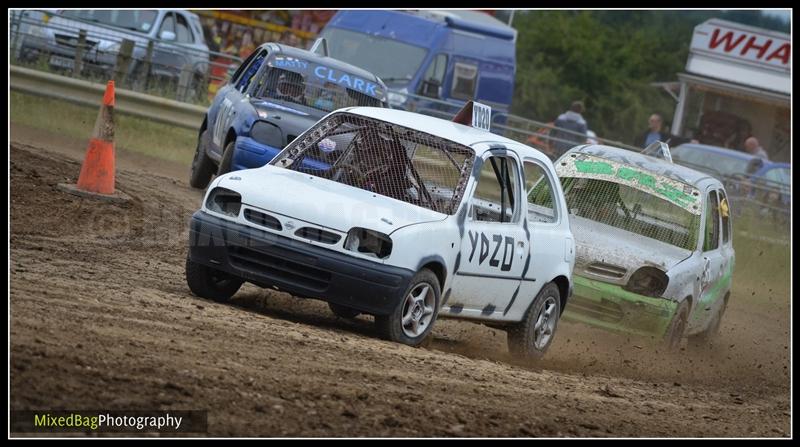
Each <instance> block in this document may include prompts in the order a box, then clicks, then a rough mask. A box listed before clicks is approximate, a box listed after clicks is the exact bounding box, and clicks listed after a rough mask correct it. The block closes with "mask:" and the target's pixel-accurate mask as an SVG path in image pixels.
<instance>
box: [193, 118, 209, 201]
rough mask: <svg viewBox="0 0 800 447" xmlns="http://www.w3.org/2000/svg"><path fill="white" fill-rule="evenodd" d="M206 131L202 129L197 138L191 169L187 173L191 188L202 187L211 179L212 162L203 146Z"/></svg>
mask: <svg viewBox="0 0 800 447" xmlns="http://www.w3.org/2000/svg"><path fill="white" fill-rule="evenodd" d="M207 133H208V130H204V131H203V134H202V135H200V137H199V138H198V139H197V149H195V151H194V159H193V160H192V171H191V173H190V175H189V185H191V187H192V188H199V189H204V188H205V187H206V186H208V182H210V181H211V176H212V175H213V174H214V162H213V161H212V160H211V159H210V158H208V154H206V151H205V149H204V148H203V140H204V139H205V136H206V134H207Z"/></svg>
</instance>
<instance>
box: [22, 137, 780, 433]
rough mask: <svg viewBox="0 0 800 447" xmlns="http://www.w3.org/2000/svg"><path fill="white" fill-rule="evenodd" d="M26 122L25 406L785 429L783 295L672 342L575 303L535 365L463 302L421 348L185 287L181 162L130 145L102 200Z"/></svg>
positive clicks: (366, 322)
mask: <svg viewBox="0 0 800 447" xmlns="http://www.w3.org/2000/svg"><path fill="white" fill-rule="evenodd" d="M15 132H16V135H20V134H22V136H30V135H26V132H27V131H26V129H24V128H12V137H14V140H13V141H12V145H11V149H10V152H11V161H10V165H11V172H10V175H11V299H10V305H11V328H10V331H11V370H10V374H11V396H10V399H11V408H12V409H20V410H22V409H42V410H45V409H59V408H63V409H97V408H102V409H109V410H134V409H143V410H147V409H207V410H209V434H210V435H213V436H509V437H518V436H524V437H527V436H591V437H594V436H619V437H624V436H691V437H693V436H722V437H724V436H768V437H784V436H789V430H790V413H789V411H790V410H789V408H790V407H789V370H788V365H789V362H788V352H789V351H788V349H789V347H788V344H789V336H788V327H789V324H788V299H786V298H780V299H779V300H778V301H779V303H778V304H774V305H773V308H765V311H764V312H761V313H758V312H753V311H751V309H750V308H749V307H747V308H745V307H742V308H738V307H737V304H736V303H737V301H736V299H735V297H734V299H732V300H731V303H732V304H731V306H730V309H729V311H728V314H727V315H726V320H725V321H724V322H723V328H722V337H721V340H720V342H719V343H718V344H717V346H715V347H714V348H713V349H711V350H707V351H704V352H693V351H683V352H681V353H680V355H677V356H670V355H667V354H665V353H659V352H657V351H655V350H653V348H652V347H649V346H648V345H646V344H644V343H642V342H641V341H637V340H627V339H624V338H623V337H612V336H609V335H607V334H606V333H602V332H598V331H593V330H590V329H587V328H584V327H582V326H578V325H570V324H567V323H562V324H561V325H560V327H559V330H558V333H557V335H556V341H555V343H554V345H553V346H552V347H551V350H550V352H549V353H548V356H547V357H546V358H545V361H544V362H543V363H541V364H540V365H539V366H531V365H526V364H522V363H519V362H516V361H514V359H511V358H509V357H508V355H507V353H506V348H505V333H503V332H501V331H498V330H494V329H489V328H486V327H483V326H478V325H473V324H470V323H466V322H458V321H452V320H440V321H438V322H437V326H436V327H435V328H434V338H433V341H432V343H431V344H430V345H429V346H428V347H427V348H420V349H414V348H409V347H406V346H401V345H397V344H393V343H390V342H387V341H383V340H379V339H377V338H375V333H374V331H373V329H372V325H371V318H370V317H365V316H361V317H359V318H358V319H356V320H355V321H346V320H342V319H338V318H336V317H335V316H333V314H332V313H331V312H330V311H329V310H328V308H327V306H326V305H325V304H324V303H322V302H317V301H310V300H300V299H296V298H292V297H290V296H288V295H286V294H282V293H278V292H274V291H267V290H261V289H258V288H256V287H253V286H249V285H248V286H245V287H243V289H242V290H241V291H240V292H239V293H238V294H237V295H236V296H235V297H234V299H233V301H232V303H230V304H217V303H214V302H211V301H208V300H204V299H200V298H197V297H194V296H192V295H191V293H190V292H189V290H188V288H187V286H186V283H185V280H184V276H183V275H184V260H185V256H186V243H187V237H188V233H187V222H188V218H189V216H190V215H191V213H192V212H193V211H194V210H195V209H196V208H197V206H198V204H199V201H200V199H201V195H202V194H201V192H199V191H195V190H192V189H190V188H189V187H188V185H187V184H186V179H185V178H181V177H177V176H176V175H174V174H175V173H176V172H179V171H181V170H182V169H179V167H176V166H173V165H168V164H167V165H164V166H159V164H158V163H152V160H150V161H148V160H137V159H136V157H135V156H131V155H125V154H123V155H122V156H120V160H122V162H120V163H119V165H118V172H117V185H118V187H119V188H120V189H122V190H123V191H125V192H126V193H128V194H130V195H131V196H133V197H134V200H133V201H132V202H131V203H129V204H126V205H111V204H98V203H95V202H93V201H90V200H87V199H81V198H78V197H73V196H70V195H67V194H65V193H62V192H60V191H59V190H57V189H56V184H57V183H59V182H74V181H75V180H76V177H77V173H78V172H79V169H80V165H79V161H76V158H78V160H79V159H80V158H79V157H80V156H81V155H82V151H81V149H80V147H74V148H73V149H70V148H64V147H58V148H57V149H58V152H54V151H52V150H51V148H49V147H44V146H46V145H47V144H46V143H41V142H40V144H41V145H40V146H31V145H30V143H32V141H31V140H33V139H35V138H30V139H23V140H24V141H25V142H26V143H29V144H23V143H19V142H16V141H18V138H16V137H15ZM76 155H77V157H76ZM148 163H150V164H149V165H148ZM143 166H144V167H146V169H144V170H143V169H142V167H143ZM154 170H155V171H157V172H161V173H154V172H153V171H154ZM184 172H185V171H184ZM743 293H744V292H743Z"/></svg>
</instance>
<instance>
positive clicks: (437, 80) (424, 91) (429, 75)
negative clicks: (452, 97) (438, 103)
mask: <svg viewBox="0 0 800 447" xmlns="http://www.w3.org/2000/svg"><path fill="white" fill-rule="evenodd" d="M445 73H447V55H446V54H437V55H436V57H435V58H433V59H432V60H431V63H430V65H428V69H427V70H426V71H425V76H424V77H423V78H422V83H421V84H420V86H419V91H418V92H417V93H419V94H420V95H422V96H427V97H429V98H441V96H442V95H441V87H442V86H443V85H444V75H445Z"/></svg>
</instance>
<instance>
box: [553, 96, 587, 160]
mask: <svg viewBox="0 0 800 447" xmlns="http://www.w3.org/2000/svg"><path fill="white" fill-rule="evenodd" d="M583 112H584V107H583V103H582V102H581V101H574V102H573V103H572V105H570V107H569V110H567V111H566V112H564V113H562V114H561V115H559V116H558V119H556V121H555V123H553V124H554V126H555V128H554V129H553V130H552V131H551V132H550V135H551V136H552V137H553V138H555V139H554V140H553V149H554V150H555V156H556V158H558V157H560V156H561V155H562V154H563V153H564V152H566V151H568V150H569V149H570V148H572V147H573V146H576V145H578V144H583V143H585V142H586V138H587V137H586V132H587V130H588V126H587V124H586V120H585V119H583V116H582V115H581V114H582V113H583ZM559 129H564V130H567V131H570V132H564V131H560V130H559ZM572 132H575V133H577V134H579V135H576V134H575V133H572Z"/></svg>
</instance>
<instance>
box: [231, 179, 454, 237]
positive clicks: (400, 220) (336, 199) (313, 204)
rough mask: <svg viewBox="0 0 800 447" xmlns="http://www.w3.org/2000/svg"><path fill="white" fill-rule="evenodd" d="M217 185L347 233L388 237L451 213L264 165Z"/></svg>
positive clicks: (280, 211)
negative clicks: (355, 230) (365, 232)
mask: <svg viewBox="0 0 800 447" xmlns="http://www.w3.org/2000/svg"><path fill="white" fill-rule="evenodd" d="M218 186H221V187H224V188H228V189H231V190H234V191H236V192H238V193H239V194H241V196H242V204H244V205H249V206H253V207H256V208H261V209H263V210H266V211H271V212H273V213H277V214H281V215H284V216H288V217H292V218H295V219H298V220H301V221H305V222H309V223H313V224H316V225H320V226H324V227H328V228H331V229H334V230H338V231H342V232H347V231H349V230H350V229H351V228H353V227H363V228H368V229H372V230H375V231H380V232H382V233H385V234H390V233H392V232H393V231H395V230H397V229H399V228H402V227H404V226H407V225H412V224H418V223H424V222H434V221H440V220H444V219H446V218H447V217H448V215H447V214H443V213H439V212H436V211H433V210H429V209H426V208H422V207H419V206H415V205H411V204H409V203H406V202H402V201H400V200H396V199H392V198H390V197H386V196H382V195H379V194H375V193H373V192H370V191H366V190H363V189H359V188H355V187H352V186H349V185H345V184H342V183H338V182H334V181H331V180H327V179H324V178H321V177H316V176H313V175H309V174H306V173H302V172H297V171H292V170H289V169H284V168H280V167H277V166H272V165H266V166H264V167H261V168H258V169H247V170H243V171H234V172H231V173H228V174H225V176H224V178H223V179H222V180H221V181H220V183H219V184H218Z"/></svg>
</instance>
